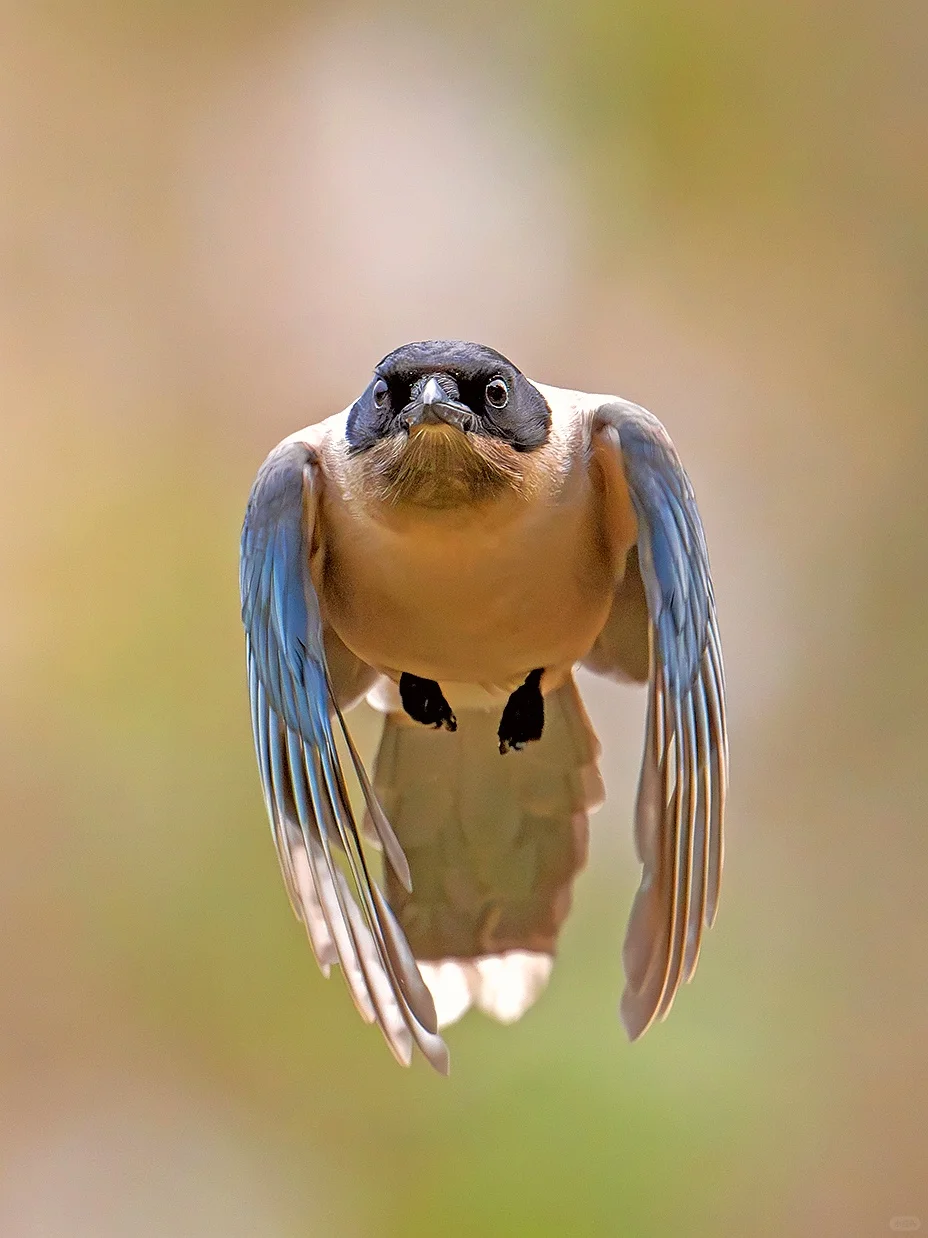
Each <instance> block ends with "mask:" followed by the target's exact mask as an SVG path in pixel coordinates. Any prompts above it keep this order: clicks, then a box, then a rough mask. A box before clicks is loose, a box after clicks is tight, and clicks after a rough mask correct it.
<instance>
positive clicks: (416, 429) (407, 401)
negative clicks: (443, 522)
mask: <svg viewBox="0 0 928 1238" xmlns="http://www.w3.org/2000/svg"><path fill="white" fill-rule="evenodd" d="M550 425H551V410H550V409H549V407H548V405H547V402H546V401H545V399H544V396H542V394H541V392H540V391H539V390H538V388H537V387H535V386H534V384H533V383H531V382H530V381H529V380H528V379H527V378H526V377H525V376H524V374H522V373H521V371H519V370H517V369H516V367H515V366H514V365H513V364H512V362H511V361H509V360H507V359H506V357H504V356H502V354H501V353H498V352H495V351H494V350H493V349H492V348H487V347H485V346H484V345H482V344H470V343H465V342H461V341H454V340H429V341H426V342H423V343H417V344H406V345H404V346H403V347H402V348H398V349H396V351H395V352H392V353H390V354H389V356H387V357H384V359H383V360H382V361H381V362H380V364H379V365H378V366H377V368H376V369H375V370H374V376H373V379H372V380H371V383H370V385H369V386H368V388H367V390H366V391H365V392H364V394H363V395H362V396H361V397H360V399H358V400H357V401H356V402H355V404H354V405H353V406H352V408H351V410H350V412H349V414H348V425H347V430H346V436H347V440H348V449H349V452H350V453H351V454H352V455H353V456H364V457H366V462H367V463H368V464H369V465H370V473H371V476H372V477H373V479H374V481H375V483H378V482H379V483H380V484H382V487H383V490H384V497H389V498H390V499H391V500H393V501H403V502H410V503H417V504H421V505H424V506H429V507H435V506H438V507H447V506H457V505H459V504H461V503H466V502H474V501H479V500H481V499H485V498H488V497H492V495H493V494H494V493H496V492H498V491H499V490H501V489H504V488H506V487H515V488H518V487H519V485H520V483H521V481H522V479H523V478H524V475H525V468H524V464H525V459H524V457H526V456H527V455H528V454H529V453H531V452H533V451H536V450H537V449H538V448H539V447H542V446H543V445H544V444H545V443H546V442H547V440H548V433H549V429H550Z"/></svg>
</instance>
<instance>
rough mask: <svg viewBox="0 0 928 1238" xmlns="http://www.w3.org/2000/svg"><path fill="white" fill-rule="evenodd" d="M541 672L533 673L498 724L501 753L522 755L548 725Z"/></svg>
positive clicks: (507, 705)
mask: <svg viewBox="0 0 928 1238" xmlns="http://www.w3.org/2000/svg"><path fill="white" fill-rule="evenodd" d="M542 673H543V671H542V670H541V669H539V670H535V671H530V672H529V674H528V675H527V676H526V678H525V683H524V684H522V686H521V687H519V688H516V690H515V692H513V694H512V696H510V698H509V700H508V701H507V702H506V708H505V709H504V710H503V716H502V718H500V722H499V731H498V732H497V734H498V735H499V750H500V753H502V754H505V753H507V752H509V750H510V749H512V750H513V751H515V752H519V751H520V749H521V748H523V747H524V746H525V744H527V743H530V742H531V741H532V740H536V739H541V733H542V731H543V730H544V725H545V699H544V697H543V696H542V695H541V676H542Z"/></svg>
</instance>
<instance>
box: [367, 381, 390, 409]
mask: <svg viewBox="0 0 928 1238" xmlns="http://www.w3.org/2000/svg"><path fill="white" fill-rule="evenodd" d="M371 394H372V395H373V397H374V407H375V408H383V406H384V405H385V404H386V402H387V396H388V395H389V394H390V389H389V387H388V386H387V384H386V382H384V380H383V379H382V378H378V379H377V381H376V382H375V383H374V390H373V392H372V393H371Z"/></svg>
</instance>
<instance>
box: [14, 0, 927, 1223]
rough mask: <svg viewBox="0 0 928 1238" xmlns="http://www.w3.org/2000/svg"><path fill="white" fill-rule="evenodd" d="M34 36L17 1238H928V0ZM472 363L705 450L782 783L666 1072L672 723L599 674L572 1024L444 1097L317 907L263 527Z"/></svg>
mask: <svg viewBox="0 0 928 1238" xmlns="http://www.w3.org/2000/svg"><path fill="white" fill-rule="evenodd" d="M2 19H3V25H4V28H5V30H6V31H7V34H6V35H5V36H4V37H3V39H2V45H0V185H2V194H0V270H2V279H0V418H2V429H3V446H2V450H0V479H2V484H0V515H2V525H0V527H2V530H3V532H2V534H0V571H2V580H3V585H4V598H5V605H4V608H3V614H2V616H0V682H2V684H3V690H2V694H0V806H2V812H0V833H2V846H3V856H4V861H3V864H2V866H0V890H2V897H0V962H2V969H3V975H4V977H5V980H6V983H5V985H4V996H3V998H2V999H0V1105H2V1113H0V1233H2V1234H3V1235H4V1238H6V1236H7V1235H9V1238H19V1236H20V1235H33V1234H35V1235H38V1234H42V1235H53V1236H55V1238H57V1236H58V1235H62V1236H68V1238H70V1236H71V1235H81V1236H83V1235H95V1236H100V1238H108V1236H109V1235H113V1236H115V1238H122V1236H124V1235H125V1236H127V1238H128V1236H132V1238H134V1236H135V1235H146V1236H147V1235H165V1236H174V1235H178V1236H180V1235H184V1236H186V1235H191V1236H194V1238H199V1236H200V1235H214V1234H215V1235H220V1234H221V1235H224V1236H226V1235H233V1236H237V1235H239V1234H241V1235H251V1234H256V1235H257V1234H260V1235H267V1236H268V1238H277V1236H278V1235H279V1236H281V1238H289V1236H290V1235H294V1236H302V1235H308V1236H311V1238H316V1236H317V1235H318V1236H319V1238H324V1236H327V1235H335V1236H337V1238H354V1236H358V1238H381V1236H383V1238H412V1236H414V1235H419V1234H421V1235H433V1234H439V1235H448V1236H449V1238H450V1236H452V1235H486V1236H487V1238H496V1236H500V1238H502V1236H503V1235H525V1236H527V1238H536V1236H537V1238H543V1236H547V1235H552V1236H561V1235H565V1236H566V1235H577V1236H578V1238H581V1236H583V1238H585V1236H587V1235H590V1236H593V1235H623V1236H624V1235H633V1236H636V1238H637V1236H641V1238H645V1236H650V1235H655V1236H658V1238H664V1236H665V1235H666V1236H669V1235H673V1234H686V1235H690V1236H691V1238H696V1236H697V1235H710V1234H738V1235H742V1234H744V1235H758V1236H760V1235H764V1236H766V1235H770V1236H771V1238H772V1236H784V1235H797V1236H805V1235H815V1236H816V1238H831V1236H832V1235H834V1238H849V1236H852V1235H853V1236H856V1235H861V1236H864V1235H871V1234H872V1235H879V1234H885V1233H889V1232H893V1231H892V1229H891V1225H892V1224H893V1221H894V1218H895V1219H897V1223H898V1218H900V1217H902V1218H905V1217H912V1218H920V1221H921V1225H922V1227H925V1226H928V1118H926V1101H928V1059H926V1053H925V1045H926V1043H928V981H926V974H928V972H926V965H925V960H926V955H928V901H926V899H925V894H924V891H925V886H926V874H928V833H926V830H925V806H926V802H928V801H926V796H928V758H926V755H925V753H926V741H928V710H926V699H928V695H926V688H928V682H926V681H928V674H926V671H928V653H926V645H925V630H926V629H925V624H926V618H925V617H926V614H928V584H926V581H928V539H926V513H928V506H926V502H925V469H926V460H928V451H926V447H928V441H926V440H928V435H926V417H928V410H926V403H925V390H926V387H928V365H926V359H928V350H926V341H928V335H926V331H925V328H926V323H928V226H926V219H928V141H926V123H928V95H926V85H925V83H926V81H928V75H926V73H925V64H926V55H928V20H926V16H925V10H924V7H923V6H922V5H919V4H894V5H891V6H878V5H872V4H871V5H868V4H865V3H863V4H857V3H852V4H840V5H839V4H836V3H825V4H812V3H809V2H808V0H799V2H798V3H794V4H789V5H784V6H773V5H764V4H760V3H753V4H749V5H734V4H730V3H721V2H717V3H710V2H709V0H699V2H698V3H695V4H691V5H674V4H668V3H665V2H663V0H660V2H657V3H652V4H649V5H633V4H628V3H618V4H616V3H612V4H604V3H594V2H592V0H579V2H578V3H575V4H573V5H570V6H568V5H550V4H544V5H537V6H535V5H528V4H520V3H515V4H511V5H508V6H499V5H490V4H487V3H484V2H483V0H474V2H472V3H469V4H466V5H463V6H460V7H458V8H457V9H456V10H454V11H452V10H450V9H448V10H445V9H444V8H440V7H437V6H426V5H421V4H417V3H413V2H410V3H408V4H405V5H389V4H382V5H377V4H374V3H371V4H370V5H366V6H365V5H348V6H343V5H325V4H315V5H309V6H308V7H307V6H297V5H288V4H285V3H275V2H273V0H272V2H271V3H264V4H260V5H259V4H257V3H253V2H252V0H237V2H236V3H233V4H226V5H218V4H214V3H209V2H207V0H197V2H196V3H193V4H187V5H181V4H173V3H168V2H165V3H160V4H158V3H149V4H145V3H142V0H135V2H134V3H126V4H120V5H117V4H109V5H107V4H103V3H100V4H89V5H88V4H84V5H81V6H77V5H73V4H69V3H65V2H64V0H62V2H60V3H47V4H36V5H23V4H20V5H15V4H11V5H7V6H5V7H4V9H3V13H2ZM346 82H347V86H345V85H343V84H344V83H346ZM423 82H424V83H425V85H424V86H423V85H422V83H423ZM449 100H450V101H451V102H449ZM433 105H434V109H435V114H436V115H437V117H438V119H437V120H434V121H433V120H432V119H430V116H429V113H430V111H431V109H432V107H433ZM445 108H447V109H450V110H447V111H444V110H442V109H445ZM306 117H310V119H306ZM383 117H385V119H382V118H383ZM429 124H434V125H435V128H434V129H430V128H428V126H429ZM304 125H305V129H304V128H303V127H301V126H304ZM423 126H425V128H423ZM320 133H321V134H322V135H323V136H322V138H321V139H320V138H319V137H318V135H319V134H320ZM435 133H437V134H438V135H439V138H440V140H439V141H437V142H436V143H435V144H431V145H430V144H429V143H428V142H427V141H424V140H423V134H425V135H426V136H429V135H432V136H434V135H435ZM307 134H308V135H309V137H308V138H307V137H306V135H307ZM313 135H315V136H313ZM372 135H373V136H372ZM304 139H305V140H304ZM314 142H315V143H316V145H314V144H313V143H314ZM366 143H367V145H366ZM372 144H373V145H372ZM304 146H305V157H304V156H303V154H302V153H301V152H302V151H303V149H304ZM462 150H464V151H466V152H467V154H466V159H465V158H463V157H462V155H461V152H462ZM320 152H321V154H320ZM366 152H367V153H366ZM371 152H372V153H371ZM526 152H527V153H526ZM523 156H524V158H523ZM366 160H369V161H370V160H372V162H369V164H368V163H367V162H365V161H366ZM368 166H370V168H371V174H370V176H369V177H368V176H367V172H366V168H367V167H368ZM391 178H392V179H391ZM429 182H435V183H436V184H438V188H437V189H436V190H435V192H436V193H437V194H438V196H437V197H436V198H435V199H434V201H433V199H431V198H428V195H427V193H426V190H425V189H424V188H423V186H425V185H427V183H429ZM439 183H440V184H439ZM346 185H347V188H346ZM429 192H431V191H429ZM339 195H341V196H339ZM423 195H424V197H423ZM442 195H444V196H442ZM484 197H486V198H487V200H488V201H489V206H487V207H486V208H480V209H479V210H478V206H477V203H478V201H479V200H482V199H483V198H484ZM280 201H283V202H285V203H287V204H288V205H287V207H286V210H281V211H279V212H278V208H277V205H276V204H277V203H278V202H280ZM333 201H334V202H335V203H336V206H337V209H336V207H331V208H330V207H328V206H327V205H326V204H328V203H331V202H333ZM423 201H424V202H425V205H424V206H423V205H422V202H423ZM345 203H348V204H349V206H350V207H351V209H350V210H347V209H344V204H345ZM339 204H340V205H339ZM442 204H445V205H444V206H443V205H442ZM481 211H482V212H483V213H482V214H481ZM314 212H315V213H314ZM327 212H328V213H327ZM417 212H420V213H419V214H417ZM477 216H479V217H480V218H481V219H483V223H482V224H481V225H480V228H478V229H477V231H476V232H474V233H472V232H470V231H469V230H468V229H469V227H470V223H469V221H470V220H471V219H472V218H477ZM308 218H311V222H310V223H309V224H306V222H305V221H306V219H308ZM320 221H321V222H320ZM475 227H476V225H475ZM480 229H482V231H481V230H480ZM426 233H428V237H430V238H431V239H430V240H429V239H428V238H426V239H423V237H424V236H425V234H426ZM372 237H373V238H374V239H373V241H372V240H371V238H372ZM512 253H516V254H517V255H518V257H517V260H513V261H512V262H511V263H510V262H509V259H508V258H507V256H506V255H507V254H510V255H511V254H512ZM381 256H382V258H383V269H382V270H381V269H380V267H379V266H378V265H377V264H378V263H379V262H380V261H381ZM507 263H508V265H507ZM317 272H318V278H316V273H317ZM398 273H399V275H400V276H401V278H397V274H398ZM406 277H408V283H407V278H406ZM433 322H434V323H435V326H434V327H433V326H432V324H433ZM446 331H447V332H449V333H454V334H460V335H465V336H467V335H470V336H475V337H477V338H481V337H486V338H487V342H489V343H491V344H493V345H494V346H496V347H499V348H502V349H503V351H506V352H508V353H510V355H513V357H514V360H515V361H516V362H517V363H518V364H520V365H521V366H522V368H523V369H525V370H526V371H527V372H529V373H531V374H532V375H533V376H535V377H537V378H539V379H541V380H544V381H548V382H554V383H560V384H562V385H565V386H582V387H586V388H588V389H594V390H615V391H619V392H620V393H621V394H623V395H626V396H628V397H630V398H633V399H636V400H638V401H639V402H641V403H644V404H646V405H648V406H649V407H651V408H652V409H653V410H654V411H655V412H656V413H657V414H658V415H659V416H660V417H661V418H662V420H664V421H665V423H666V424H667V425H668V427H669V428H670V430H671V433H672V434H673V435H674V437H675V439H676V441H677V443H678V446H679V448H680V451H681V454H682V455H683V457H684V459H685V461H686V462H687V464H688V466H689V468H690V471H691V474H692V476H693V479H694V482H695V485H696V488H697V493H698V494H699V496H700V501H701V505H702V508H703V511H704V515H705V518H706V524H707V529H708V534H709V541H710V547H711V549H712V550H713V562H714V566H715V574H716V579H717V593H718V597H719V605H720V608H721V616H722V624H723V636H724V639H725V643H726V651H727V664H728V676H729V683H730V693H731V707H732V769H733V791H732V796H731V802H730V818H729V819H730V832H729V850H728V868H727V873H726V885H725V889H724V894H723V903H722V910H721V913H720V918H719V921H718V924H717V927H716V928H715V929H714V930H713V932H712V934H711V935H710V936H709V938H708V939H707V942H706V946H705V950H704V954H703V959H702V962H701V963H700V968H699V973H698V976H697V978H696V981H695V983H694V984H693V985H692V986H690V987H689V988H688V989H687V990H686V991H685V992H684V993H683V994H682V995H681V996H680V997H679V998H678V1000H677V1003H676V1006H675V1009H674V1011H673V1014H672V1017H671V1018H670V1019H669V1020H668V1022H667V1023H666V1024H664V1025H662V1026H660V1027H658V1028H656V1029H654V1030H652V1031H651V1032H649V1034H648V1035H647V1037H645V1039H644V1040H643V1041H642V1042H640V1043H639V1044H636V1045H634V1046H629V1045H628V1044H627V1043H626V1041H625V1039H624V1036H623V1035H622V1033H621V1029H620V1025H619V1022H618V1018H617V1003H618V997H619V993H620V991H621V986H622V974H621V959H620V946H621V939H622V934H623V930H624V923H625V919H626V915H627V911H628V907H629V904H630V900H631V896H632V893H633V890H634V887H635V884H636V880H637V872H636V867H635V864H634V859H633V855H632V850H631V844H630V814H631V805H632V801H633V795H634V778H635V773H636V767H637V762H638V754H639V748H640V732H641V720H642V712H643V701H642V698H641V694H640V693H636V692H633V691H621V690H618V689H614V688H610V687H608V686H603V685H596V684H593V683H591V682H590V681H588V680H587V681H585V682H584V687H585V690H586V691H587V693H588V697H589V701H590V707H591V711H592V713H593V715H594V719H595V721H596V723H597V726H598V728H599V730H600V732H601V734H602V735H603V739H604V742H605V747H606V760H605V773H606V782H607V787H608V789H609V800H608V803H607V806H606V807H605V808H604V809H603V810H602V811H601V812H600V813H599V814H598V815H597V816H596V817H595V818H594V819H593V839H592V849H591V861H590V865H589V868H588V870H587V872H586V873H585V874H584V875H583V876H582V877H581V879H580V880H579V881H578V883H577V887H576V891H575V898H574V910H573V912H572V914H571V918H570V920H569V921H568V925H567V927H566V929H565V932H564V935H563V941H562V949H561V953H560V956H559V959H558V963H557V966H556V968H555V971H554V974H553V977H552V981H551V984H550V987H549V989H548V991H547V993H546V994H545V995H544V997H543V998H542V1000H541V1001H540V1002H539V1003H538V1005H537V1006H536V1007H535V1008H534V1009H533V1010H532V1011H531V1012H530V1013H529V1014H528V1015H527V1016H526V1018H525V1019H524V1020H523V1021H522V1022H521V1023H520V1024H518V1025H516V1026H514V1027H510V1028H501V1027H498V1026H496V1025H491V1024H489V1023H488V1022H486V1021H485V1020H482V1019H481V1018H479V1017H477V1016H474V1015H471V1016H468V1017H467V1018H466V1019H465V1020H464V1021H463V1022H462V1023H461V1024H460V1025H459V1026H457V1027H455V1028H453V1029H451V1030H450V1032H449V1037H448V1038H449V1044H450V1047H451V1051H452V1074H451V1077H450V1079H449V1080H447V1081H443V1080H441V1079H439V1078H437V1077H434V1076H432V1075H431V1074H430V1073H429V1072H428V1070H427V1069H426V1068H425V1067H424V1066H423V1064H422V1063H421V1062H416V1063H415V1064H414V1067H413V1069H412V1070H410V1071H408V1072H405V1071H402V1070H400V1069H399V1068H397V1067H396V1066H395V1064H394V1063H393V1062H392V1060H391V1059H390V1057H389V1055H388V1054H387V1052H386V1051H385V1050H384V1047H383V1045H382V1044H381V1043H380V1040H379V1038H378V1036H377V1034H376V1032H374V1031H372V1030H371V1029H368V1028H366V1027H364V1026H363V1025H362V1024H361V1023H360V1021H359V1020H358V1018H357V1016H356V1014H355V1012H354V1010H353V1008H352V1006H351V1003H350V1001H349V1000H348V997H347V994H346V993H345V991H344V989H343V986H342V985H341V981H340V979H339V978H337V977H334V978H333V979H332V980H330V981H329V982H326V981H325V980H323V978H322V977H321V976H320V975H318V974H317V972H316V969H315V967H314V965H313V963H312V959H311V956H310V952H309V949H308V947H307V945H306V942H305V940H304V939H303V937H302V936H301V934H300V932H299V931H298V928H297V926H296V924H295V922H294V921H293V918H292V916H291V914H290V912H289V909H288V907H287V901H286V896H285V894H284V891H283V887H282V883H281V881H280V879H279V877H278V874H277V869H276V860H275V857H274V853H273V847H272V845H271V840H270V837H269V834H268V831H267V828H266V824H265V822H264V817H263V808H262V803H261V798H260V791H259V785H258V780H257V775H256V771H255V768H254V761H253V756H252V752H251V739H250V729H249V722H248V714H247V701H246V694H245V688H244V678H243V648H242V644H243V642H242V636H241V631H240V625H239V619H238V613H237V608H238V602H237V539H238V531H239V527H240V521H241V513H242V510H243V506H244V501H245V497H246V495H247V492H248V488H249V486H250V483H251V479H252V477H253V475H254V472H255V470H256V468H257V465H258V463H259V462H260V460H261V458H262V457H263V455H264V454H265V452H266V451H267V450H268V449H269V448H270V447H271V446H272V445H273V444H274V443H275V442H276V441H277V440H278V439H279V438H281V437H282V436H283V435H284V434H286V433H289V432H290V431H291V430H293V429H294V428H296V427H297V426H299V425H300V424H303V423H305V422H306V421H308V420H314V419H316V418H319V417H323V416H326V415H328V414H330V413H331V412H334V411H336V410H337V409H338V408H340V407H343V406H344V405H345V404H346V403H347V402H348V401H349V400H350V399H351V398H352V397H353V395H354V394H355V393H356V392H357V391H358V390H360V389H361V388H362V387H363V385H364V384H365V382H366V381H367V374H368V372H369V369H370V367H371V365H372V364H373V363H374V362H375V361H376V360H377V359H378V358H379V357H380V356H381V355H382V354H383V353H384V352H386V351H387V350H388V349H389V348H391V347H393V346H395V345H396V344H399V343H400V342H402V341H403V340H405V339H406V338H410V337H412V336H414V335H417V334H419V335H429V334H435V335H438V334H442V333H444V332H446ZM355 723H356V726H357V731H358V734H359V736H360V739H361V741H362V745H363V747H364V749H365V751H366V752H368V753H370V752H372V750H373V746H374V744H375V742H376V719H375V717H374V716H373V715H371V714H366V713H363V712H361V711H359V712H358V714H357V715H356V717H355Z"/></svg>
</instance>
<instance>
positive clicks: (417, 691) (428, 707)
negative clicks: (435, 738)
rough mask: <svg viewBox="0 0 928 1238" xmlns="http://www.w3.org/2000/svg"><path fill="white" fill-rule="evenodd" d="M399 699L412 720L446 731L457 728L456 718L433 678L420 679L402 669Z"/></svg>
mask: <svg viewBox="0 0 928 1238" xmlns="http://www.w3.org/2000/svg"><path fill="white" fill-rule="evenodd" d="M400 700H401V701H402V702H403V708H404V709H405V710H406V712H407V713H408V714H409V716H410V718H412V720H413V721H414V722H421V723H422V725H423V726H433V727H435V728H436V730H437V729H438V728H439V727H444V728H445V730H446V731H456V730H457V729H458V720H457V718H455V716H454V714H453V713H452V712H451V706H450V705H449V704H448V702H447V701H446V700H445V698H444V694H443V693H442V690H441V688H440V687H439V686H438V684H437V683H436V682H435V680H434V679H420V678H419V676H418V675H407V674H406V672H405V671H404V672H403V673H402V675H400Z"/></svg>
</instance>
